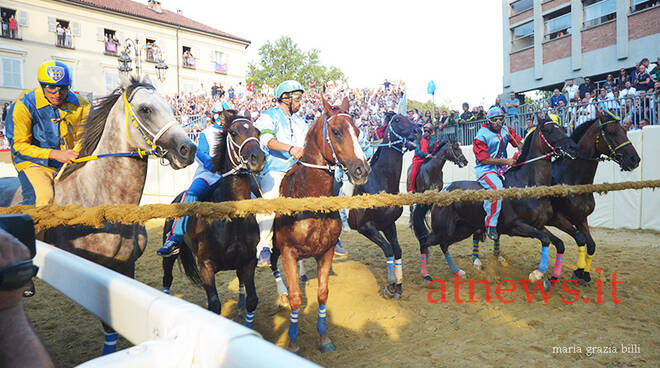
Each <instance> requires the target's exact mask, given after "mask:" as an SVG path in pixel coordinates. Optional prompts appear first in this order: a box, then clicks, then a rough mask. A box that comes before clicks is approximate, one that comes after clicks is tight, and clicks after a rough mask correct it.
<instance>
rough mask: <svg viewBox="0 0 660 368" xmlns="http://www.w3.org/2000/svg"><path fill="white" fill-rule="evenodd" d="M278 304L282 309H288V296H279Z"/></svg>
mask: <svg viewBox="0 0 660 368" xmlns="http://www.w3.org/2000/svg"><path fill="white" fill-rule="evenodd" d="M278 304H279V306H280V307H282V308H289V296H288V295H287V294H281V295H280V298H279V302H278Z"/></svg>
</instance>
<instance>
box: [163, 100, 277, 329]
mask: <svg viewBox="0 0 660 368" xmlns="http://www.w3.org/2000/svg"><path fill="white" fill-rule="evenodd" d="M229 111H231V110H229ZM223 114H224V115H225V119H226V120H225V121H226V123H225V126H224V130H223V132H222V133H220V135H219V136H218V141H217V142H216V145H215V150H214V153H213V165H214V169H215V171H216V172H218V173H222V174H223V175H222V176H223V177H222V179H221V180H220V181H219V182H218V184H217V185H215V188H214V189H213V194H212V196H211V198H210V200H211V201H212V202H224V201H239V200H243V199H250V193H251V191H250V181H251V180H255V179H254V177H253V176H252V175H253V174H255V173H259V172H261V170H263V168H264V165H265V164H266V154H265V152H264V151H263V150H262V149H261V145H260V144H259V140H258V139H257V138H258V136H259V131H258V130H257V128H255V127H254V125H252V122H251V121H250V120H249V119H247V118H245V117H243V116H234V114H233V112H231V113H229V112H228V111H225V112H223ZM182 194H183V193H182ZM182 194H180V195H179V197H181V196H182ZM179 197H177V199H178V198H179ZM175 201H176V200H175ZM177 202H178V201H177ZM171 225H172V221H171V220H170V221H168V222H167V223H166V224H165V226H164V229H163V237H164V238H165V237H166V234H167V233H168V232H169V230H170V228H171ZM184 239H185V240H186V245H183V246H182V247H181V254H180V260H181V263H182V264H183V268H184V270H185V273H186V276H188V278H189V279H190V280H191V281H192V282H193V283H195V284H197V285H201V286H202V287H203V288H204V291H205V292H206V297H207V301H208V309H209V310H210V311H212V312H215V313H218V314H220V309H221V303H220V299H219V298H218V291H217V289H216V286H215V273H216V272H218V271H226V270H236V276H238V279H239V284H240V287H239V309H240V310H241V313H242V314H243V313H245V312H247V313H245V325H246V326H248V327H250V326H252V322H253V320H254V311H255V309H256V308H257V302H258V299H257V292H256V288H255V284H254V270H255V268H256V264H257V258H256V257H257V255H256V252H257V250H256V249H257V248H256V247H257V243H258V242H259V229H258V227H257V223H256V220H255V217H254V215H250V216H247V217H244V218H232V219H231V220H222V221H212V222H210V223H209V222H208V221H206V220H202V219H199V218H196V217H191V218H189V220H188V222H187V225H186V236H185V238H184ZM194 256H197V264H195V259H194ZM175 259H176V257H166V258H164V259H163V286H164V289H165V290H167V289H169V287H170V286H171V285H172V267H173V266H174V260H175ZM200 270H201V272H200ZM244 290H245V291H246V292H247V303H246V300H245V293H244ZM244 308H246V309H247V310H246V311H245V310H243V309H244Z"/></svg>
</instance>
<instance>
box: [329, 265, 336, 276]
mask: <svg viewBox="0 0 660 368" xmlns="http://www.w3.org/2000/svg"><path fill="white" fill-rule="evenodd" d="M329 275H330V276H337V274H336V273H335V270H333V269H332V267H330V273H329Z"/></svg>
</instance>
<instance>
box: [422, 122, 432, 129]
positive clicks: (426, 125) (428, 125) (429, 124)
mask: <svg viewBox="0 0 660 368" xmlns="http://www.w3.org/2000/svg"><path fill="white" fill-rule="evenodd" d="M423 129H424V130H426V129H430V130H431V131H433V125H431V123H426V124H424V127H423Z"/></svg>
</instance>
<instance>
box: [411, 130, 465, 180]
mask: <svg viewBox="0 0 660 368" xmlns="http://www.w3.org/2000/svg"><path fill="white" fill-rule="evenodd" d="M431 153H432V154H433V156H434V158H431V159H427V160H425V161H424V163H422V166H420V168H419V172H418V173H417V178H416V179H415V193H422V192H425V191H427V190H442V186H443V182H442V168H443V167H444V166H445V162H447V161H451V162H453V163H454V164H456V165H457V166H458V167H459V168H462V167H465V166H467V164H468V160H467V159H466V158H465V156H464V155H463V150H461V144H460V143H459V142H458V141H456V140H454V139H453V138H451V137H448V138H447V140H444V141H442V143H440V144H438V145H437V147H436V148H435V150H434V152H431ZM411 168H412V166H409V167H408V173H407V181H406V188H408V187H409V186H410V185H409V184H410V170H411Z"/></svg>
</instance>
